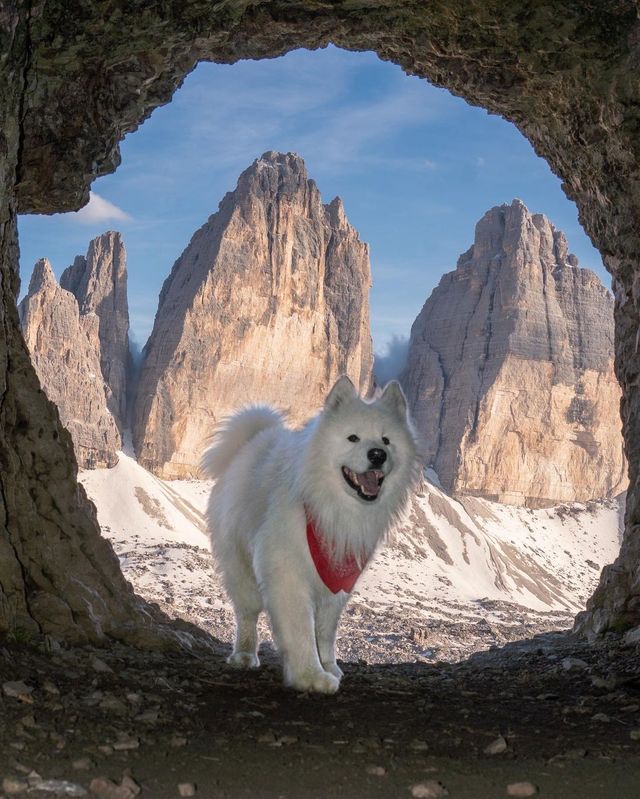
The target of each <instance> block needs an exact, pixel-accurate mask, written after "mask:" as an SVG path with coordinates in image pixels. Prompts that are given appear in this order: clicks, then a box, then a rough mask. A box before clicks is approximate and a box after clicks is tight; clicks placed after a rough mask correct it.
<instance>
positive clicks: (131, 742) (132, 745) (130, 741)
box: [112, 737, 140, 752]
mask: <svg viewBox="0 0 640 799" xmlns="http://www.w3.org/2000/svg"><path fill="white" fill-rule="evenodd" d="M112 746H113V748H114V749H115V751H116V752H128V751H129V750H131V749H138V748H139V746H140V741H139V740H138V739H137V738H128V737H127V738H121V739H120V740H119V741H116V742H115V743H113V744H112Z"/></svg>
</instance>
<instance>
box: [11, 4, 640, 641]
mask: <svg viewBox="0 0 640 799" xmlns="http://www.w3.org/2000/svg"><path fill="white" fill-rule="evenodd" d="M30 14H32V16H33V18H32V20H31V22H30V24H28V20H27V18H28V16H29V15H30ZM329 42H333V43H335V44H337V45H338V46H343V47H346V48H349V49H353V50H373V51H375V52H376V53H378V55H379V56H380V57H381V58H383V59H385V60H389V61H393V62H395V63H398V64H400V65H401V66H402V67H403V68H404V69H405V70H406V71H407V72H409V73H411V74H415V75H419V76H422V77H426V78H429V79H430V80H431V81H432V82H433V83H434V84H436V85H438V86H443V87H445V88H447V89H449V90H450V91H452V92H453V93H454V94H457V95H459V96H462V97H464V98H465V99H467V100H468V101H469V102H471V103H473V104H476V105H479V106H483V107H485V108H487V109H488V110H489V111H491V112H494V113H499V114H501V115H503V116H504V117H505V118H507V119H509V120H511V121H512V122H514V123H515V124H516V125H517V126H518V128H519V129H520V130H521V131H522V132H523V134H524V135H525V136H526V137H527V138H528V139H529V141H530V142H531V143H532V144H533V146H534V148H535V150H536V152H537V153H538V154H539V155H541V156H543V157H544V158H546V159H547V161H548V163H549V164H550V166H551V168H552V169H553V170H554V172H555V173H556V174H558V175H559V176H560V177H561V178H562V180H563V181H564V183H563V186H564V189H565V191H566V193H567V195H568V196H569V197H570V198H572V199H573V200H575V201H576V203H577V205H578V208H579V211H580V219H581V222H582V224H583V225H584V227H585V229H586V231H587V232H588V234H589V235H590V236H591V238H592V240H593V242H594V244H595V245H596V246H597V247H598V248H599V249H600V251H601V252H602V253H603V255H604V258H605V262H606V264H607V267H608V269H609V270H610V271H611V273H612V274H613V275H614V276H615V280H616V369H617V374H618V378H619V379H620V382H621V385H622V389H623V402H622V412H623V424H624V435H625V441H626V451H627V457H628V459H629V465H630V478H631V489H630V492H629V498H628V503H627V534H626V537H625V542H624V544H623V548H622V553H621V556H620V559H619V561H618V563H617V565H616V567H615V569H611V570H609V571H608V572H607V574H606V575H605V579H604V580H603V583H602V586H601V589H600V590H599V592H598V593H597V594H596V597H595V598H594V600H593V605H592V609H591V612H590V614H589V615H588V616H587V617H585V619H584V620H583V627H582V628H583V629H592V630H593V629H599V630H601V629H604V628H607V627H608V626H612V625H613V626H617V625H629V624H640V607H639V605H640V565H639V564H640V557H638V554H639V550H640V535H639V534H638V532H639V530H640V493H639V492H640V487H639V486H638V485H637V482H638V467H639V465H640V397H639V396H638V381H637V376H638V375H637V374H636V372H637V365H636V364H637V357H636V341H637V330H638V323H639V321H640V290H639V289H638V285H640V282H639V281H637V279H636V275H637V274H638V272H639V271H640V270H639V265H638V253H639V252H640V226H639V225H638V220H639V219H640V174H639V169H638V167H639V164H640V135H638V134H639V123H638V116H637V110H636V109H637V106H638V103H639V101H640V70H639V69H638V67H639V66H640V33H639V23H638V19H637V7H636V4H635V3H634V2H631V0H615V1H614V0H603V2H599V3H594V4H585V3H582V2H563V3H556V2H550V3H545V4H531V3H522V2H514V3H510V4H505V3H498V2H489V3H487V2H462V0H447V2H434V3H422V2H414V0H406V1H401V2H397V0H393V2H391V0H389V2H385V0H382V2H381V3H378V4H375V5H372V4H370V3H365V2H362V3H359V2H355V3H354V2H351V0H344V2H340V1H338V2H334V3H330V4H317V3H306V2H300V3H296V4H291V3H290V2H285V0H274V1H273V2H269V3H260V2H259V3H249V2H245V1H243V0H236V1H235V2H230V3H210V2H208V0H188V1H187V2H183V3H165V2H163V3H156V2H150V3H120V2H116V3H115V4H114V3H111V2H110V3H107V2H100V1H99V0H96V2H91V3H83V4H67V3H62V2H55V1H54V0H50V1H49V2H46V3H37V4H34V5H33V8H31V5H30V4H27V3H18V4H16V5H15V6H10V7H8V8H7V9H5V11H4V12H3V15H2V17H1V18H0V45H2V52H3V53H5V54H7V55H6V58H5V59H4V60H3V62H2V67H1V71H0V89H1V91H0V98H2V99H1V103H2V120H3V132H2V137H1V138H0V224H1V225H2V227H1V229H0V236H1V237H2V249H1V252H0V255H1V256H2V262H1V264H0V268H1V269H2V278H3V281H2V290H3V303H4V318H3V329H4V339H3V341H2V342H0V347H2V352H0V364H3V365H4V368H3V369H0V390H1V391H2V392H3V395H4V399H3V401H2V419H1V421H2V428H1V430H0V459H1V461H2V466H3V470H2V478H1V479H2V481H3V490H4V496H5V503H6V507H5V512H4V520H3V527H2V532H1V534H0V546H3V547H8V551H9V555H8V558H7V559H6V560H4V559H0V575H1V576H0V592H2V593H3V594H4V595H6V594H7V591H10V592H11V594H12V595H13V594H14V593H16V594H17V595H21V596H23V597H24V595H25V592H27V593H31V590H32V589H31V587H28V588H26V587H25V582H26V581H25V579H24V577H23V572H22V571H21V569H20V566H19V565H16V564H15V561H16V558H15V556H14V554H13V553H14V552H17V553H18V560H19V561H20V563H21V564H22V568H23V569H24V571H25V572H28V571H29V569H30V568H31V563H30V558H29V555H28V553H27V550H28V549H29V548H30V547H31V546H32V544H33V538H34V533H33V530H34V529H36V528H37V524H36V522H37V523H38V524H39V523H40V520H43V519H46V518H47V516H48V514H49V510H48V508H49V506H50V504H51V502H52V497H53V495H54V491H56V492H57V494H56V497H57V499H56V505H57V507H58V511H59V513H60V514H61V516H60V525H61V526H62V527H64V529H65V530H66V531H67V535H68V536H69V540H71V539H74V540H75V542H76V545H77V546H80V544H79V542H80V541H82V542H83V546H84V548H85V549H86V550H87V551H93V552H95V551H96V550H97V548H98V547H99V544H98V542H99V540H100V539H99V535H98V531H97V526H96V524H95V519H93V518H92V516H91V513H90V511H89V510H88V506H87V505H86V504H85V503H84V501H83V500H81V499H79V498H78V497H77V493H76V492H77V488H76V487H75V472H74V469H75V466H74V465H73V458H72V455H71V452H70V449H69V447H68V445H67V446H65V445H64V444H63V443H61V442H62V441H63V440H66V439H64V435H62V434H61V433H58V439H57V440H58V443H57V444H55V445H53V446H50V447H48V448H44V447H43V448H42V451H41V453H40V456H39V457H41V458H42V461H41V462H39V463H38V462H37V460H38V459H37V457H35V456H34V457H32V455H31V454H30V453H31V450H30V448H29V447H28V446H26V447H25V450H24V451H23V452H21V455H19V454H18V450H20V447H21V446H22V444H24V443H26V442H30V441H31V438H30V436H33V437H34V440H39V439H38V435H39V431H40V430H42V433H41V435H42V436H43V437H45V438H46V437H51V436H52V435H53V433H54V432H56V424H57V416H56V414H55V412H54V410H53V409H52V407H51V406H50V405H49V404H48V403H47V402H46V401H45V400H44V399H43V398H42V396H41V395H40V394H39V390H38V386H37V381H36V379H35V375H34V372H33V369H32V367H31V365H30V364H29V363H28V360H27V355H26V350H25V348H24V344H23V342H22V340H21V338H20V336H19V333H18V329H17V326H18V320H17V315H16V313H15V307H13V305H14V303H15V295H16V292H15V288H16V280H17V278H16V274H17V248H16V246H15V243H14V242H13V243H12V241H11V242H10V238H11V237H12V236H13V234H12V233H11V230H12V228H11V229H10V227H8V225H9V224H10V222H11V219H12V218H13V214H14V213H15V211H16V210H18V209H19V210H20V211H22V212H24V213H28V212H56V211H64V210H70V209H74V208H77V207H79V206H80V205H81V204H82V203H83V202H84V201H86V200H87V199H88V190H89V184H90V182H91V180H92V179H93V178H94V177H95V176H97V175H101V174H105V173H107V172H110V171H112V170H113V169H114V168H115V167H116V166H117V164H118V162H119V151H118V142H119V140H120V139H121V138H122V136H123V135H124V134H125V133H127V132H130V131H132V130H135V129H136V127H137V126H138V125H139V124H140V123H141V122H142V120H144V119H145V118H146V117H147V116H148V115H149V114H150V113H151V111H152V110H153V109H154V108H156V107H157V106H159V105H161V104H163V103H166V102H168V101H169V100H170V98H171V95H172V93H173V92H174V91H175V89H176V88H177V87H178V86H179V85H180V83H181V81H182V80H183V78H184V76H185V75H186V74H187V73H188V72H189V71H190V70H191V69H192V68H193V67H194V65H195V64H196V63H197V61H198V60H201V59H208V60H213V61H219V62H227V63H232V62H234V61H237V60H238V59H240V58H260V57H273V56H276V55H280V54H282V53H284V52H286V51H288V50H290V49H292V48H294V47H308V48H312V49H313V48H317V47H322V46H324V45H326V44H328V43H329ZM25 81H26V83H25ZM221 123H223V120H221ZM11 307H13V311H11ZM37 475H40V478H38V476H37ZM58 479H59V480H60V481H61V482H60V485H59V486H56V485H54V481H55V480H58ZM36 484H37V485H39V489H37V488H36ZM30 487H31V488H32V491H31V492H30V491H29V488H30ZM40 492H41V493H40ZM73 497H76V498H75V499H74V498H73ZM28 509H30V510H28ZM27 511H28V512H29V513H31V514H32V519H31V521H32V522H33V524H30V525H29V526H26V525H25V526H20V522H19V521H16V519H18V520H19V519H24V518H25V514H27ZM7 520H9V521H7ZM73 520H75V521H73ZM71 522H73V523H71ZM15 525H17V526H15ZM80 530H83V531H84V533H82V535H81V533H80V532H79V531H80ZM74 531H75V532H74ZM47 535H49V533H47ZM55 537H56V535H55V533H53V534H52V538H51V539H50V540H51V541H54V540H55ZM9 538H11V540H12V541H13V549H11V546H10V545H9V544H8V540H9ZM3 542H4V543H3ZM51 546H53V544H52V545H51ZM44 557H45V554H44V553H43V552H38V553H34V558H35V559H36V562H37V559H38V558H39V559H41V560H42V559H43V558H44ZM7 564H14V565H15V568H14V566H11V567H10V568H9V567H7ZM71 566H72V567H75V565H74V564H73V562H71ZM65 568H67V569H68V568H69V564H65ZM101 579H102V585H101V587H100V588H99V589H98V588H96V590H98V591H99V592H100V591H102V592H105V591H106V592H107V593H108V591H107V587H106V586H107V584H110V585H114V584H115V585H117V584H118V579H119V578H118V577H117V574H116V575H115V576H114V575H110V574H109V575H107V574H103V575H102V578H101ZM55 590H56V591H58V592H59V593H58V594H57V596H58V598H59V599H60V598H61V597H62V596H64V593H60V592H63V590H71V591H72V593H73V591H74V590H75V589H70V588H69V586H57V587H56V589H55ZM52 596H53V594H52ZM61 601H63V602H64V601H65V600H61ZM69 601H72V599H71V598H69ZM23 604H24V603H23ZM33 604H34V603H33V602H31V605H33ZM5 606H6V603H5ZM24 607H25V608H26V607H27V606H26V604H24ZM106 607H107V608H108V609H109V612H107V614H106V615H107V616H109V615H111V612H110V608H111V606H110V605H109V603H108V602H107V603H106ZM114 613H115V610H114ZM31 615H33V613H32V614H31ZM0 618H2V619H3V622H2V624H4V626H6V625H7V623H8V621H7V620H8V619H9V618H10V616H9V614H8V613H7V612H6V611H4V610H3V611H2V613H1V614H0ZM11 618H15V614H14V616H13V617H11ZM2 624H0V627H1V626H2ZM75 627H77V625H76V624H75V622H73V623H72V622H71V621H69V622H67V623H66V626H65V624H62V625H61V626H60V632H61V633H62V634H64V633H65V631H66V632H68V633H69V634H70V635H71V634H72V632H73V630H74V629H75Z"/></svg>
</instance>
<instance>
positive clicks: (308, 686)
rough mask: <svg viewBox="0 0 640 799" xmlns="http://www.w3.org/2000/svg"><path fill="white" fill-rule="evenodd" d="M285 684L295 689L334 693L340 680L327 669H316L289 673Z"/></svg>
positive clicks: (338, 686)
mask: <svg viewBox="0 0 640 799" xmlns="http://www.w3.org/2000/svg"><path fill="white" fill-rule="evenodd" d="M287 685H289V686H290V687H291V688H295V689H296V691H313V692H314V693H317V694H335V692H336V691H337V690H338V688H340V680H339V679H338V678H337V677H334V675H333V674H329V672H328V671H324V670H323V669H318V670H317V671H310V672H306V673H304V674H297V675H291V676H290V678H289V679H288V680H287Z"/></svg>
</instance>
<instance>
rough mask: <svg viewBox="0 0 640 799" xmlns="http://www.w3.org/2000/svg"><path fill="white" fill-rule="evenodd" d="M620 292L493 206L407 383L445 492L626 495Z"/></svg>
mask: <svg viewBox="0 0 640 799" xmlns="http://www.w3.org/2000/svg"><path fill="white" fill-rule="evenodd" d="M613 354H614V347H613V298H612V296H611V294H610V293H609V292H608V291H607V289H606V288H605V287H604V286H603V285H602V283H601V282H600V280H599V279H598V277H597V276H596V275H595V274H594V273H593V272H591V271H590V270H588V269H582V268H580V267H579V266H578V259H577V258H576V257H575V256H574V255H571V254H569V252H568V247H567V242H566V239H565V237H564V234H563V233H562V232H561V231H559V230H556V229H555V228H554V227H553V225H552V224H551V223H550V222H549V220H548V219H547V218H546V217H545V216H543V215H542V214H531V213H530V212H529V211H528V209H527V208H526V207H525V206H524V204H523V203H522V202H520V201H519V200H514V201H513V202H512V203H511V205H502V206H497V207H495V208H492V209H491V210H490V211H488V212H487V213H486V214H485V215H484V216H483V218H482V219H481V220H480V221H479V222H478V224H477V226H476V233H475V241H474V244H473V245H472V247H471V248H470V249H469V250H467V252H465V253H464V254H463V255H461V256H460V259H459V260H458V264H457V267H456V269H455V271H453V272H449V273H447V274H445V275H444V276H443V277H442V279H441V281H440V284H439V285H438V286H437V288H436V289H435V290H434V291H433V293H432V294H431V296H430V297H429V299H428V300H427V301H426V303H425V305H424V307H423V309H422V311H421V312H420V314H419V315H418V317H417V318H416V320H415V322H414V323H413V326H412V329H411V338H410V343H409V353H408V359H407V366H406V369H405V371H404V374H403V376H402V382H403V384H404V386H405V389H406V392H407V396H408V399H409V404H410V407H411V411H412V414H413V417H414V420H415V422H416V425H417V427H418V430H419V433H420V437H421V441H422V446H423V449H424V453H425V462H426V465H428V466H431V467H432V468H433V469H434V470H435V471H436V472H437V474H438V476H439V479H440V481H441V483H442V485H443V486H444V488H445V490H447V491H448V492H449V493H453V494H472V495H477V496H482V497H486V498H489V499H493V500H496V501H498V502H503V503H504V502H506V503H509V504H515V505H521V504H524V505H528V506H530V507H544V506H550V505H554V504H558V503H560V502H566V501H586V500H589V499H594V498H603V497H611V496H614V495H616V494H619V493H620V492H622V491H623V490H624V489H625V488H626V464H625V459H624V454H623V449H622V435H621V422H620V418H619V415H618V414H617V412H616V409H617V408H618V406H619V401H620V387H619V385H618V382H617V380H616V377H615V374H614V370H613Z"/></svg>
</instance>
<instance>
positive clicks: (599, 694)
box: [0, 634, 640, 799]
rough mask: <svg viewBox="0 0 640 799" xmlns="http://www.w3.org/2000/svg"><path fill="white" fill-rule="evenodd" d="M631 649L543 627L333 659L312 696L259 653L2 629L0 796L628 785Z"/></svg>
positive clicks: (503, 793) (302, 798)
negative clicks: (399, 660) (337, 680)
mask: <svg viewBox="0 0 640 799" xmlns="http://www.w3.org/2000/svg"><path fill="white" fill-rule="evenodd" d="M639 654H640V650H639V648H638V647H637V646H630V647H629V646H627V647H624V646H622V645H621V643H620V642H619V641H618V640H617V639H615V638H613V637H611V638H609V639H606V640H604V641H602V642H600V643H599V644H598V645H597V646H594V647H590V646H588V645H586V644H585V643H583V642H578V641H575V640H572V639H571V638H570V637H569V636H568V635H566V634H546V635H541V636H538V637H537V638H535V639H532V640H529V641H525V642H519V643H514V644H508V645H507V646H505V647H504V648H502V649H493V650H492V651H489V652H484V653H480V654H477V655H474V656H473V657H471V658H470V659H469V660H467V661H465V662H462V663H458V664H451V663H440V664H433V665H431V664H425V663H412V664H396V665H389V664H384V665H375V666H372V665H366V664H349V663H348V664H345V665H344V666H343V668H344V670H345V672H346V675H345V678H344V680H343V684H342V688H341V690H340V692H339V693H338V694H337V695H335V696H331V697H324V696H323V697H319V696H309V695H297V694H296V693H294V692H292V691H289V690H286V689H284V688H282V687H281V684H280V675H279V671H278V666H277V661H276V659H275V657H274V656H273V654H272V653H271V652H269V651H267V652H266V653H265V654H264V661H265V663H264V666H263V668H262V669H261V670H260V671H258V672H251V673H238V672H233V671H230V670H229V669H228V668H227V667H226V665H225V663H224V659H223V657H222V650H221V651H220V653H218V654H216V655H211V656H209V657H206V658H200V657H194V656H189V655H175V654H174V655H164V654H149V653H140V652H135V651H132V650H128V649H125V648H121V647H115V648H113V649H111V650H97V649H73V650H72V649H69V650H60V651H57V652H52V653H51V652H50V653H47V652H44V651H39V650H38V648H37V646H34V642H30V644H29V645H26V644H24V643H23V644H20V643H17V642H8V641H4V642H1V643H0V782H2V790H0V796H2V797H5V796H14V795H16V796H21V795H24V796H35V797H54V796H65V797H66V796H88V797H103V798H105V797H106V799H130V797H134V796H136V795H140V796H141V797H143V799H144V797H150V798H152V799H165V797H166V798H167V799H168V798H169V797H179V796H181V795H182V796H190V795H195V796H196V797H201V799H218V798H220V799H221V798H222V797H260V799H262V797H264V798H265V799H271V797H273V799H276V797H283V798H284V797H287V799H307V797H308V798H309V799H310V798H311V797H318V799H331V798H332V797H348V798H349V799H350V798H351V797H354V798H355V797H358V798H360V797H362V799H364V798H365V797H367V799H369V798H371V799H375V797H405V796H406V797H412V796H413V797H422V798H423V799H424V798H426V799H438V797H442V796H450V797H452V799H456V797H458V798H459V799H472V798H473V799H485V797H486V799H491V798H492V797H507V796H530V795H539V796H541V797H549V799H551V798H552V797H554V798H555V797H557V799H571V797H580V799H591V798H592V797H593V798H594V799H595V797H602V799H605V797H606V799H611V797H615V799H632V798H634V797H640V658H639V657H638V656H639ZM21 683H22V684H21ZM101 778H102V779H101ZM90 786H92V787H91V788H90ZM3 791H4V793H3Z"/></svg>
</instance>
